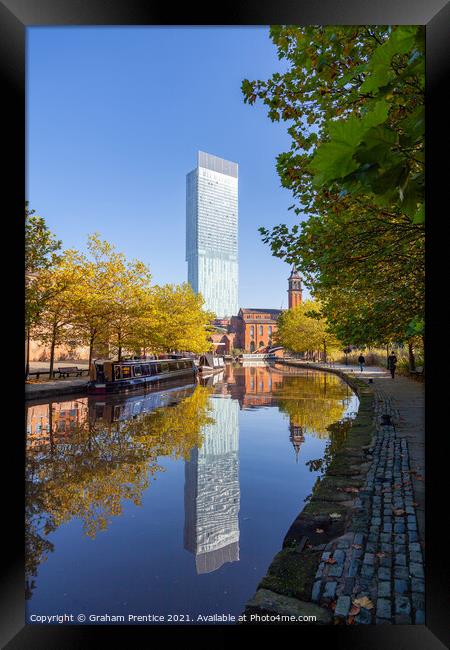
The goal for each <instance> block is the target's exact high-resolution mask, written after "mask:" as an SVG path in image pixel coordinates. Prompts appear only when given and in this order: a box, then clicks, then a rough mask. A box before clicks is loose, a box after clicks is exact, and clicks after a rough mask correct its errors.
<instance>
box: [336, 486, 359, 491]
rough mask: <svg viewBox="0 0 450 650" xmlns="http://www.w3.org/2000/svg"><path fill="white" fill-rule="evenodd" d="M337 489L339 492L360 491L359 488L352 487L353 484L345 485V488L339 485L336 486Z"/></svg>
mask: <svg viewBox="0 0 450 650" xmlns="http://www.w3.org/2000/svg"><path fill="white" fill-rule="evenodd" d="M336 490H337V491H338V492H359V488H357V487H351V486H350V487H344V488H342V487H338V488H336Z"/></svg>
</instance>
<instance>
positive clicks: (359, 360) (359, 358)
mask: <svg viewBox="0 0 450 650" xmlns="http://www.w3.org/2000/svg"><path fill="white" fill-rule="evenodd" d="M358 363H359V369H360V370H361V372H362V371H363V370H364V364H365V363H366V360H365V358H364V357H363V355H362V354H360V355H359V357H358Z"/></svg>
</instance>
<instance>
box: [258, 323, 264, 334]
mask: <svg viewBox="0 0 450 650" xmlns="http://www.w3.org/2000/svg"><path fill="white" fill-rule="evenodd" d="M263 332H264V327H263V325H260V326H259V335H260V336H262V335H263Z"/></svg>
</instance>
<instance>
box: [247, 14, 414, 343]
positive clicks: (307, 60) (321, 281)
mask: <svg viewBox="0 0 450 650" xmlns="http://www.w3.org/2000/svg"><path fill="white" fill-rule="evenodd" d="M271 36H272V39H273V41H274V43H275V44H276V46H277V48H278V54H279V58H280V59H283V58H284V59H286V61H287V62H288V64H289V68H288V69H287V71H286V72H285V73H283V74H281V73H275V74H274V75H273V76H272V78H271V79H269V80H268V81H253V82H250V81H248V80H245V81H244V82H243V84H242V90H243V93H244V98H245V101H247V102H249V103H254V102H255V101H256V100H257V99H260V100H262V101H263V102H264V104H265V105H266V106H267V107H268V113H269V117H270V118H271V119H272V120H280V119H282V120H285V121H289V122H290V126H289V128H288V132H289V134H290V135H291V137H292V145H291V150H290V151H289V152H286V153H282V154H280V155H279V156H278V158H277V169H278V172H279V175H280V178H281V181H282V185H283V186H284V187H287V188H289V189H291V190H292V192H293V194H294V197H295V199H296V201H297V202H296V204H294V205H292V206H291V208H292V209H294V212H295V213H296V214H297V215H304V216H306V217H308V220H307V221H306V222H303V223H302V224H298V225H294V226H293V227H292V228H288V227H287V226H286V225H284V224H282V225H279V226H275V227H274V228H273V229H272V230H271V231H269V230H267V229H265V228H260V232H261V234H262V237H263V241H265V242H266V243H268V244H270V246H271V249H272V253H273V254H274V255H276V256H278V257H281V258H283V259H286V261H287V262H289V263H294V264H296V266H297V267H298V268H299V270H300V271H301V272H302V273H303V274H304V275H305V284H306V285H307V286H308V287H309V288H310V289H311V291H312V292H313V294H314V295H317V297H319V298H320V300H321V304H322V311H323V313H324V315H326V316H327V318H328V320H329V323H330V325H332V326H334V325H335V324H336V326H337V327H340V325H341V323H340V322H339V317H340V313H341V312H336V315H335V319H337V320H335V319H333V318H332V314H331V311H332V310H331V307H330V305H329V302H330V300H332V298H331V297H330V293H331V292H335V293H336V292H339V291H340V290H342V291H343V293H345V294H346V297H349V296H351V300H349V301H348V302H349V303H351V304H352V305H354V306H355V309H357V311H358V313H359V316H360V318H359V325H358V328H359V330H358V331H355V332H354V333H351V332H350V337H352V336H353V334H354V335H355V336H356V335H357V336H360V334H361V332H360V327H361V326H362V325H363V323H362V320H361V318H362V314H363V313H364V312H365V311H367V310H366V309H365V306H366V302H367V299H368V298H370V300H372V301H375V302H377V301H379V300H380V301H381V302H384V305H385V306H386V305H387V301H386V300H385V299H384V298H385V289H386V287H389V292H390V299H391V308H390V311H393V310H392V305H394V306H395V305H397V307H398V308H397V310H396V317H394V316H392V317H391V319H390V322H391V323H392V331H391V332H390V333H389V336H391V337H393V336H394V333H395V334H396V333H397V332H398V331H399V330H401V331H402V332H403V336H406V334H405V332H406V330H407V328H408V325H409V323H410V322H412V321H413V320H414V319H417V318H419V319H420V318H423V304H424V281H423V270H424V228H423V220H424V202H423V188H424V140H423V134H424V33H423V28H421V27H418V26H398V27H389V26H376V27H367V26H356V27H355V26H351V27H348V26H339V27H335V26H325V27H295V26H277V27H272V28H271ZM360 302H361V303H362V304H361V309H360V308H359V307H360V305H359V303H360ZM335 311H336V310H335ZM377 322H379V323H381V320H380V319H377ZM365 326H367V328H368V330H370V336H372V335H373V334H374V327H373V323H371V321H370V320H367V321H366V322H365ZM347 329H348V323H347ZM375 335H376V337H378V338H380V337H381V336H382V335H383V336H385V335H386V327H383V328H382V330H380V331H378V332H376V333H375Z"/></svg>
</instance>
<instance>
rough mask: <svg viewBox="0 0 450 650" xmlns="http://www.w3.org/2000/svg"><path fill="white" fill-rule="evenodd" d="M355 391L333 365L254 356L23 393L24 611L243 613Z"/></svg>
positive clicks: (353, 406)
mask: <svg viewBox="0 0 450 650" xmlns="http://www.w3.org/2000/svg"><path fill="white" fill-rule="evenodd" d="M357 407H358V401H357V398H356V397H355V396H354V395H353V393H352V392H351V390H350V389H349V388H348V386H347V385H346V384H345V383H344V382H342V381H341V380H340V379H339V378H338V377H337V376H335V375H332V374H327V373H320V372H317V371H311V370H299V369H293V368H287V367H284V368H282V367H281V366H267V365H264V364H262V365H259V366H256V365H252V366H248V367H240V366H227V367H226V370H225V372H224V373H222V374H221V375H216V376H214V377H211V378H210V379H209V380H208V381H207V382H206V385H196V384H195V385H193V384H186V385H184V386H181V387H180V386H178V387H176V386H167V387H166V388H165V389H164V390H163V391H160V392H153V393H147V394H131V395H129V396H125V397H124V396H121V397H117V398H114V397H108V398H100V397H85V396H83V397H80V398H78V399H70V400H66V401H63V400H60V401H53V402H45V403H40V404H30V405H29V406H28V408H27V474H26V479H27V508H26V524H27V537H26V542H27V551H26V552H27V584H26V589H27V598H28V600H27V613H28V615H31V614H62V613H73V614H78V613H85V614H86V615H89V614H105V613H107V614H116V615H117V614H125V615H127V614H128V613H133V614H148V613H153V614H165V615H167V614H170V613H172V614H189V615H190V616H191V621H192V622H195V618H196V616H197V614H204V615H207V614H215V613H227V614H235V615H238V614H239V613H240V612H241V611H242V610H243V608H244V605H245V602H246V601H247V600H248V598H250V597H251V596H252V595H253V593H254V591H255V589H256V587H257V585H258V582H259V581H260V579H261V577H262V576H263V575H264V574H265V573H266V570H267V567H268V565H269V564H270V562H271V560H272V558H273V556H274V555H275V553H276V552H278V551H279V550H280V548H281V545H282V542H283V538H284V536H285V534H286V532H287V530H288V528H289V526H290V524H291V523H292V521H293V520H294V518H295V517H296V516H297V514H298V513H299V512H300V511H301V510H302V508H303V507H304V505H305V500H306V499H307V498H308V496H309V495H310V494H311V491H312V488H313V485H314V483H315V481H316V479H317V477H318V476H320V475H321V474H322V473H323V472H324V471H325V470H326V466H327V464H328V462H329V461H330V459H331V457H332V454H333V453H334V451H335V450H336V449H337V448H338V447H339V445H340V444H341V443H342V442H343V440H344V439H345V435H346V431H347V430H348V426H349V422H350V419H351V418H352V417H353V415H354V413H355V412H356V410H357Z"/></svg>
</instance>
